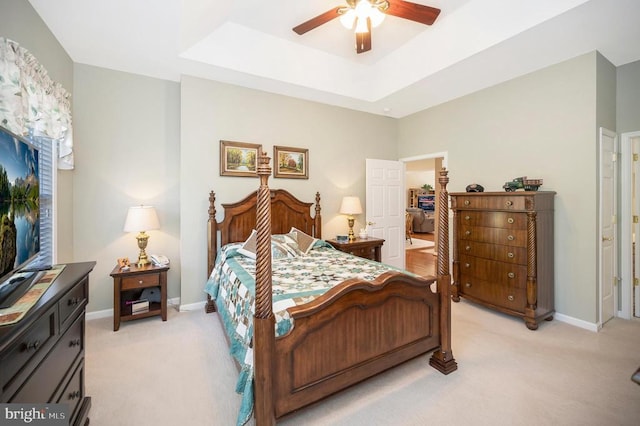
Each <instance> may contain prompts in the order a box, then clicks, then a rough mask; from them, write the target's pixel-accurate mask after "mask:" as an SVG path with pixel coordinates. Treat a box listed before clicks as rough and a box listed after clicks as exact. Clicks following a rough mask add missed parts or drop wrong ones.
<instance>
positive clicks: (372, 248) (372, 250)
mask: <svg viewBox="0 0 640 426" xmlns="http://www.w3.org/2000/svg"><path fill="white" fill-rule="evenodd" d="M327 242H328V243H329V244H331V245H332V246H334V247H335V248H336V249H338V250H340V251H343V252H345V253H349V254H353V255H354V256H358V257H364V258H365V259H371V260H375V261H376V262H381V261H382V245H383V244H384V240H383V239H381V238H371V237H369V238H364V239H363V238H356V239H355V240H354V241H347V242H338V241H337V240H327Z"/></svg>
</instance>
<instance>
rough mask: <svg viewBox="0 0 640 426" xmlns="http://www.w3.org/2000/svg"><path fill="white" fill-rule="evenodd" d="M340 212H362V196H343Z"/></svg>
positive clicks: (350, 213)
mask: <svg viewBox="0 0 640 426" xmlns="http://www.w3.org/2000/svg"><path fill="white" fill-rule="evenodd" d="M340 213H342V214H348V215H354V214H361V213H362V204H360V198H358V197H354V196H348V197H343V198H342V205H341V206H340Z"/></svg>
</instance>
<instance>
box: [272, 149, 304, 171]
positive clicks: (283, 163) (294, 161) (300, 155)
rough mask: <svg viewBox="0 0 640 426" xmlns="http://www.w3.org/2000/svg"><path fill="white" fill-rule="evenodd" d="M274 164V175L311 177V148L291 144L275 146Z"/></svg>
mask: <svg viewBox="0 0 640 426" xmlns="http://www.w3.org/2000/svg"><path fill="white" fill-rule="evenodd" d="M273 165H274V167H273V177H276V178H289V179H309V150H308V149H306V148H293V147H289V146H274V147H273Z"/></svg>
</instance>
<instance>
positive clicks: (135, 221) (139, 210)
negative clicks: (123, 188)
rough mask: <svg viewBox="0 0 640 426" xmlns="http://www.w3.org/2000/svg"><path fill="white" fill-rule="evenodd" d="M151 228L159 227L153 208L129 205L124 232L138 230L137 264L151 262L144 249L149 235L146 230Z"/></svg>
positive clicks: (143, 264)
mask: <svg viewBox="0 0 640 426" xmlns="http://www.w3.org/2000/svg"><path fill="white" fill-rule="evenodd" d="M152 229H160V222H159V221H158V215H157V214H156V209H155V208H153V207H152V206H142V205H141V206H136V207H129V211H128V212H127V219H126V220H125V222H124V232H139V234H138V236H137V237H136V239H137V240H138V248H139V249H140V254H139V255H138V262H137V265H138V266H145V265H148V264H149V263H151V262H149V259H148V258H147V253H146V251H145V249H146V248H147V242H148V241H149V235H147V233H146V231H150V230H152Z"/></svg>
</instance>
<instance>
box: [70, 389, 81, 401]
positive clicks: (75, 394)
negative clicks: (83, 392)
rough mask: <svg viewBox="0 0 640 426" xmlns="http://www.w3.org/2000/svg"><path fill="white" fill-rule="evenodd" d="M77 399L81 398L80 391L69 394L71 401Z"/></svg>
mask: <svg viewBox="0 0 640 426" xmlns="http://www.w3.org/2000/svg"><path fill="white" fill-rule="evenodd" d="M76 398H80V391H79V390H77V391H74V392H71V393H70V394H69V399H71V400H74V399H76Z"/></svg>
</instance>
